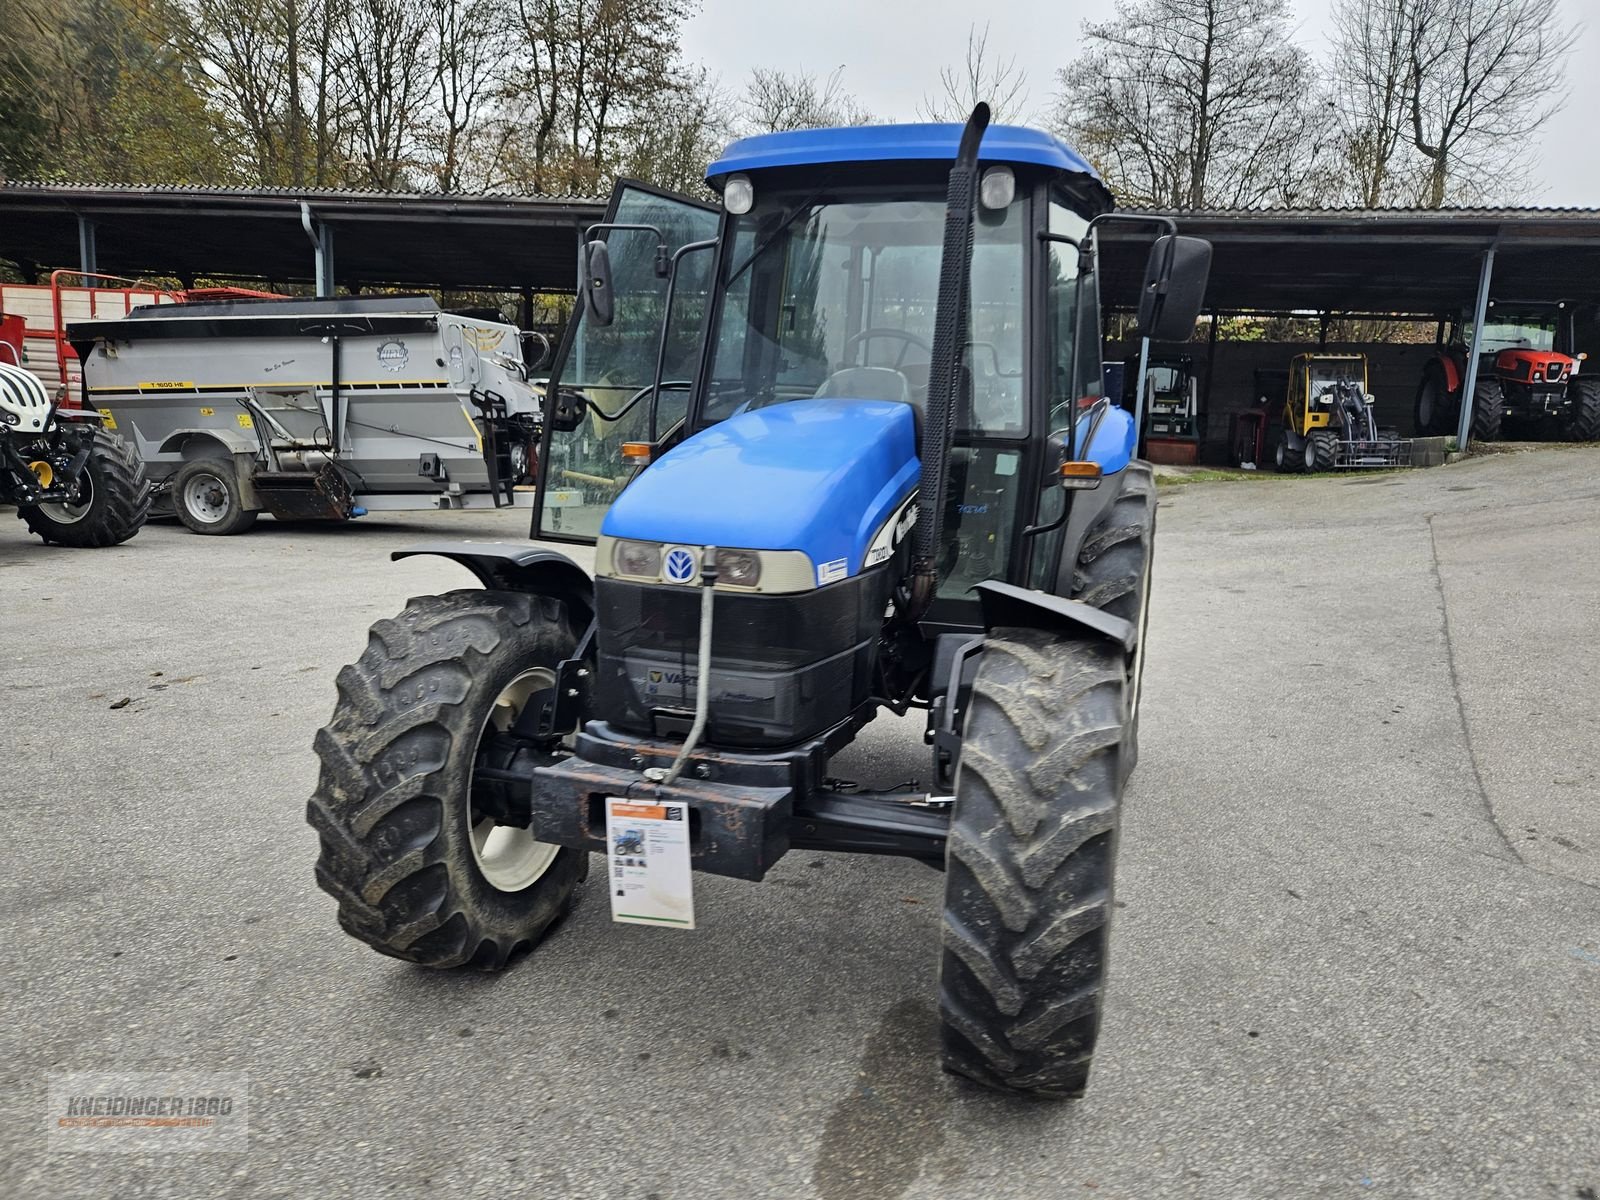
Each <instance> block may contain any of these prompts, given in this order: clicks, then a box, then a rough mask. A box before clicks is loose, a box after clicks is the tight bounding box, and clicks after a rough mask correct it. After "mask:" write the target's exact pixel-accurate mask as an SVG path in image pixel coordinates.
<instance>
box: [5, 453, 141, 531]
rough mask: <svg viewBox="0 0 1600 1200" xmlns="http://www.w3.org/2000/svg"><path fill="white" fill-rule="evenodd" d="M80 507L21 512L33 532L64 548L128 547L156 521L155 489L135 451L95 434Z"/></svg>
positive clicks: (47, 506) (36, 508)
mask: <svg viewBox="0 0 1600 1200" xmlns="http://www.w3.org/2000/svg"><path fill="white" fill-rule="evenodd" d="M90 438H91V441H90V445H89V460H88V462H86V463H85V464H84V467H83V476H82V478H81V481H80V485H79V487H80V491H79V503H77V504H34V505H29V506H27V507H24V508H21V509H18V515H19V516H21V517H22V519H23V520H24V521H25V522H27V525H28V528H29V530H31V531H32V532H34V533H36V534H38V535H39V536H40V537H41V538H43V539H44V540H45V541H46V542H55V543H56V544H57V545H61V546H76V547H103V546H115V545H119V544H120V543H122V542H125V541H127V540H128V539H129V538H131V537H132V536H133V535H134V534H136V533H138V532H139V530H140V529H141V528H143V526H144V522H145V518H146V517H148V516H149V515H150V489H149V487H148V486H147V485H146V484H145V481H144V468H143V466H142V465H141V464H140V462H139V456H138V455H137V454H135V453H134V452H133V447H131V446H129V445H128V443H127V442H125V441H123V440H122V439H121V438H119V437H118V436H117V435H116V434H114V433H111V432H109V431H107V430H104V429H96V430H93V431H92V432H91V433H90Z"/></svg>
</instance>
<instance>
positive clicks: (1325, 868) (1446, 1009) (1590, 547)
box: [0, 449, 1600, 1200]
mask: <svg viewBox="0 0 1600 1200" xmlns="http://www.w3.org/2000/svg"><path fill="white" fill-rule="evenodd" d="M4 517H5V519H0V664H3V666H0V676H3V681H4V688H5V690H4V694H5V697H6V705H7V711H6V715H7V721H6V734H5V744H6V749H5V751H4V752H3V753H0V792H3V798H4V810H5V825H4V830H5V838H4V859H3V862H4V870H3V871H0V914H3V917H0V932H3V935H4V936H3V950H4V952H3V954H0V1003H3V1008H0V1011H3V1014H4V1021H3V1024H0V1195H4V1196H7V1197H10V1196H16V1197H28V1198H32V1197H52V1198H53V1197H63V1198H64V1197H96V1198H99V1197H110V1196H119V1197H120V1196H171V1197H183V1198H189V1197H201V1196H205V1197H210V1196H240V1197H252V1198H253V1197H280V1196H281V1197H318V1198H327V1200H335V1198H342V1197H390V1196H411V1195H417V1196H421V1195H439V1196H448V1197H473V1196H495V1197H506V1196H526V1197H539V1198H543V1197H551V1198H562V1200H565V1198H568V1197H571V1198H579V1197H583V1198H587V1197H596V1198H606V1200H610V1198H617V1200H701V1198H723V1197H726V1198H729V1200H734V1198H737V1200H755V1198H758V1197H819V1198H821V1200H846V1198H849V1200H894V1198H896V1197H908V1198H918V1200H922V1198H940V1200H945V1198H952V1200H954V1198H964V1197H974V1198H978V1197H982V1198H1000V1197H1057V1196H1059V1197H1094V1198H1096V1200H1109V1198H1111V1197H1129V1198H1141V1200H1142V1198H1149V1197H1168V1196H1174V1197H1176V1196H1207V1197H1210V1196H1216V1197H1229V1198H1239V1197H1324V1196H1327V1197H1334V1196H1430V1197H1450V1198H1452V1200H1454V1198H1458V1197H1476V1196H1505V1197H1539V1198H1542V1197H1551V1198H1561V1200H1595V1198H1596V1197H1597V1196H1600V765H1597V764H1600V753H1597V750H1596V747H1597V744H1600V667H1597V665H1596V649H1597V647H1600V604H1597V603H1596V600H1597V597H1600V450H1594V449H1563V450H1548V451H1541V452H1539V453H1537V454H1530V453H1524V454H1504V455H1495V456H1491V457H1488V458H1484V459H1477V460H1472V461H1469V462H1465V463H1462V464H1458V465H1456V466H1452V467H1447V468H1442V469H1437V470H1431V471H1417V472H1413V473H1408V474H1383V475H1375V476H1368V477H1355V478H1344V479H1290V480H1276V479H1263V480H1260V481H1250V482H1241V483H1192V484H1186V485H1182V486H1175V487H1171V488H1166V489H1164V490H1163V492H1162V503H1161V509H1160V516H1159V520H1160V532H1159V538H1158V557H1157V567H1156V584H1155V587H1156V593H1155V607H1154V611H1153V615H1152V624H1151V635H1150V636H1151V643H1150V652H1149V657H1148V660H1147V666H1146V681H1145V693H1144V706H1145V707H1144V712H1143V716H1142V721H1141V759H1140V763H1139V767H1138V770H1137V771H1136V772H1135V774H1134V776H1133V778H1132V780H1131V782H1130V785H1129V790H1128V794H1127V811H1126V815H1125V819H1124V826H1123V833H1122V843H1121V860H1120V864H1119V872H1118V889H1119V901H1118V905H1119V907H1118V910H1117V914H1116V923H1115V925H1114V926H1113V934H1112V948H1113V959H1112V977H1111V983H1110V989H1109V1001H1108V1007H1107V1013H1106V1022H1105V1028H1104V1032H1103V1036H1102V1040H1101V1048H1100V1054H1099V1055H1098V1057H1097V1059H1096V1064H1095V1070H1094V1075H1093V1077H1092V1079H1091V1084H1090V1091H1089V1095H1088V1096H1087V1098H1086V1099H1084V1100H1082V1101H1080V1102H1076V1103H1072V1104H1066V1105H1058V1104H1038V1103H1024V1102H1018V1101H1014V1100H1007V1099H1002V1098H998V1097H994V1096H991V1095H988V1094H985V1093H982V1092H980V1091H976V1090H974V1089H972V1088H970V1087H968V1086H966V1085H964V1084H962V1083H960V1082H958V1081H956V1080H953V1079H950V1078H947V1077H945V1076H943V1075H941V1074H940V1072H939V1071H938V1069H937V1065H936V1057H937V1047H936V1033H935V1018H934V1006H935V972H936V967H937V961H938V955H937V941H938V933H937V926H938V917H939V902H940V890H941V876H940V875H939V874H938V873H937V872H935V871H933V870H930V869H928V868H926V867H923V866H920V865H918V864H915V863H910V862H901V861H893V860H884V859H867V858H850V857H845V856H835V855H822V854H814V853H793V854H791V855H789V856H788V857H787V858H786V859H785V860H784V861H783V862H782V863H780V864H779V866H778V867H777V868H776V869H775V870H774V871H773V872H772V874H771V875H770V876H769V878H768V880H767V881H766V882H765V883H763V884H748V883H741V882H738V881H734V880H726V879H718V878H714V877H700V878H699V880H698V882H697V894H696V911H697V917H698V920H699V922H700V928H699V929H697V930H696V931H694V932H692V933H683V932H677V931H666V930H659V929H648V928H639V927H633V926H621V925H614V924H613V923H612V922H611V921H610V919H609V910H608V906H607V904H606V900H605V897H604V896H603V895H602V894H600V893H599V892H598V891H597V890H591V893H590V894H589V895H587V896H586V897H585V898H584V899H583V901H582V902H581V903H580V905H579V907H578V909H577V910H576V912H575V913H574V914H573V915H572V917H571V918H569V919H568V920H567V921H566V922H565V923H564V924H563V925H562V926H561V927H560V928H559V929H558V930H557V932H556V933H555V934H554V935H553V936H552V937H551V938H550V939H549V940H548V941H547V942H546V943H545V944H544V945H542V946H541V947H540V948H539V949H538V950H537V951H536V952H535V953H534V954H533V955H532V956H530V957H529V958H527V959H526V960H524V961H522V962H521V963H520V964H519V965H517V966H515V967H514V968H513V969H512V970H510V971H509V972H507V973H505V974H503V975H500V976H484V975H475V974H458V973H435V972H430V971H426V970H423V969H420V968H415V967H410V966H407V965H405V964H402V963H399V962H396V961H393V960H390V959H386V958H383V957H381V956H379V955H377V954H374V953H373V952H372V951H370V950H369V949H367V948H366V947H364V946H362V945H360V944H358V943H356V942H355V941H353V940H351V939H350V938H348V937H346V936H345V935H344V934H343V933H342V932H341V931H340V930H339V928H338V926H337V924H336V923H335V920H334V904H333V901H332V900H331V899H330V898H329V897H327V896H325V895H324V894H323V893H321V892H320V891H318V890H317V888H316V887H315V885H314V883H313V880H312V875H311V868H312V864H313V862H314V860H315V857H316V839H315V836H314V835H313V834H312V832H311V830H310V829H309V828H308V827H307V826H306V825H305V824H304V806H305V800H306V798H307V796H308V795H309V794H310V792H311V789H312V786H313V782H314V779H315V768H316V762H315V758H314V756H313V754H312V752H311V740H312V735H313V733H314V732H315V731H316V729H317V728H318V727H319V726H320V725H321V724H322V723H323V722H324V721H325V720H326V719H327V717H328V715H329V713H330V711H331V709H332V705H333V676H334V675H335V673H336V672H337V670H338V668H339V667H340V665H342V664H343V663H345V662H347V661H349V660H351V659H353V658H354V657H355V656H356V655H357V654H358V653H359V652H360V650H361V647H362V645H363V642H364V635H365V629H366V627H367V625H369V624H370V623H371V622H372V621H373V620H375V619H377V618H379V617H381V616H386V615H391V614H393V613H394V612H396V611H398V609H399V608H400V606H401V605H402V604H403V603H404V601H405V599H406V597H407V596H409V595H416V594H424V593H429V592H434V591H440V590H446V589H449V588H451V587H456V586H470V585H471V584H470V579H469V578H468V577H467V576H466V575H465V573H464V572H462V571H461V570H460V569H459V568H456V567H454V566H452V565H450V564H448V563H442V562H437V561H427V560H410V561H406V562H402V563H391V562H389V561H388V552H389V551H390V550H391V549H394V548H396V547H401V546H404V545H407V544H408V543H411V542H415V541H422V540H429V539H434V538H476V539H480V540H493V539H505V540H517V539H520V538H521V537H522V536H524V535H525V532H526V517H525V515H524V514H516V513H504V514H493V513H491V514H486V515H479V514H427V515H424V516H418V517H407V518H406V519H404V520H401V519H397V518H394V517H389V516H386V517H384V518H383V519H377V518H373V517H368V518H365V519H364V520H362V521H360V522H358V523H356V524H353V525H351V526H349V527H344V528H317V527H304V526H300V527H291V526H283V525H275V524H273V523H272V522H270V521H263V522H261V523H260V524H259V525H258V526H257V528H256V529H255V530H254V531H253V532H250V533H248V534H246V535H243V536H240V537H235V538H230V539H214V538H202V537H197V536H194V535H191V534H189V533H187V532H185V531H184V530H183V529H181V528H180V527H178V526H175V525H152V526H149V527H147V528H146V529H145V530H144V531H143V532H142V533H140V535H139V536H138V537H137V538H135V539H134V540H133V541H132V542H129V543H128V544H126V545H124V546H122V547H119V548H116V549H111V550H105V551H95V552H82V551H64V550H58V549H51V548H45V547H43V546H41V545H39V544H38V543H37V542H36V541H34V540H31V539H29V538H28V537H27V536H26V534H25V532H24V530H23V528H22V526H21V524H20V523H16V522H13V521H11V520H9V514H5V515H4ZM124 700H126V703H123V701H124ZM918 734H919V728H918V723H917V722H916V721H915V720H908V721H905V722H894V721H882V722H879V723H877V724H875V725H874V726H872V727H870V728H869V729H868V730H867V731H866V734H865V735H864V737H863V739H862V740H861V741H860V742H859V743H858V744H857V745H856V746H855V747H853V748H852V749H851V750H850V751H848V752H847V761H844V762H842V763H841V764H840V766H839V769H838V772H837V773H839V774H851V773H854V774H857V775H859V776H861V777H862V778H865V779H869V780H880V781H883V782H890V783H892V782H895V781H896V780H898V779H904V778H906V777H908V776H911V775H917V774H921V773H924V771H925V768H924V751H923V748H922V745H921V742H920V737H919V736H918ZM113 1070H141V1071H169V1070H189V1071H200V1072H241V1073H243V1074H245V1075H246V1076H247V1077H248V1088H249V1132H248V1142H247V1145H248V1149H247V1151H246V1152H244V1153H220V1154H204V1155H201V1154H171V1153H168V1154H158V1155H148V1156H143V1157H140V1156H129V1155H115V1154H85V1153H60V1152H53V1151H51V1150H50V1149H49V1147H48V1146H47V1144H46V1136H45V1122H46V1117H47V1112H46V1104H45V1097H46V1086H47V1083H46V1081H47V1077H48V1076H49V1075H51V1074H52V1073H61V1072H73V1071H113Z"/></svg>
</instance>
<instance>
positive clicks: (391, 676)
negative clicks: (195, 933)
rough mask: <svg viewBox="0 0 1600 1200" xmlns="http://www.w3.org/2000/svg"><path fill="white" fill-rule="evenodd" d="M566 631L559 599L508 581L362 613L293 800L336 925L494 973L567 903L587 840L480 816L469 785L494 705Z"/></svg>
mask: <svg viewBox="0 0 1600 1200" xmlns="http://www.w3.org/2000/svg"><path fill="white" fill-rule="evenodd" d="M576 640H577V639H576V637H575V635H574V633H573V630H572V628H571V626H570V624H569V623H568V620H567V615H566V609H565V607H564V606H563V605H562V603H561V602H560V601H558V600H555V599H552V598H550V597H546V596H532V595H527V594H524V593H521V592H498V591H460V592H449V593H446V594H445V595H443V596H425V597H421V598H418V599H413V600H411V601H409V602H408V603H407V604H406V607H405V611H404V612H402V613H401V614H400V615H399V616H398V617H397V618H395V619H393V620H386V621H379V622H378V623H377V624H375V625H374V626H373V627H372V633H371V635H370V638H369V640H368V642H367V649H366V651H365V653H363V654H362V655H361V658H360V659H359V660H358V661H357V662H356V663H354V664H353V665H352V666H348V667H345V668H344V670H342V671H340V672H339V677H338V688H339V699H338V703H337V704H336V705H335V707H334V711H333V718H332V720H330V721H329V722H328V724H327V726H326V727H325V728H323V729H322V730H320V731H319V732H318V734H317V737H316V750H317V756H318V757H319V758H320V759H321V760H322V771H321V775H320V777H319V779H318V782H317V790H316V792H315V794H314V795H313V796H312V797H311V800H310V803H309V804H308V805H307V806H306V819H307V821H309V822H310V824H311V826H312V827H313V828H314V829H316V831H317V833H318V834H319V835H320V836H321V839H322V843H321V856H320V857H319V859H318V860H317V883H318V884H319V885H320V886H321V887H322V889H323V890H324V891H325V892H327V893H328V894H329V895H331V896H333V897H334V898H335V899H336V900H338V901H339V924H340V925H341V926H342V927H343V928H344V930H345V932H346V933H348V934H350V935H351V936H352V937H354V938H358V939H359V940H361V941H363V942H366V943H367V944H368V945H369V946H371V947H372V948H373V949H374V950H377V951H379V952H380V953H383V954H388V955H391V956H393V957H395V958H401V959H405V960H407V961H408V962H415V963H420V964H422V965H423V966H428V967H458V966H471V967H476V968H478V969H480V970H486V971H498V970H501V969H503V968H504V967H505V966H506V965H507V964H508V963H509V962H510V960H511V959H512V957H513V956H514V955H516V954H517V953H518V952H519V951H522V950H525V949H528V948H531V947H532V946H533V945H534V944H535V943H537V942H538V941H539V940H540V939H541V938H542V937H544V935H545V934H546V932H548V930H549V929H550V927H551V926H552V925H553V924H554V923H555V921H556V920H557V919H558V918H559V917H560V916H561V915H562V914H563V913H564V912H565V911H566V910H567V908H568V907H569V906H570V904H571V901H572V896H573V892H574V889H575V888H576V887H577V884H578V881H579V880H580V879H582V878H583V876H584V875H585V874H586V873H587V871H588V861H589V857H588V854H587V853H586V852H585V851H581V850H571V849H566V848H563V847H554V846H548V845H547V844H544V843H538V842H536V841H535V840H534V839H533V837H532V835H531V833H529V832H528V831H524V830H516V829H515V827H513V826H507V825H498V824H495V823H494V822H492V821H490V820H488V819H487V818H484V817H483V816H482V815H481V814H479V813H478V812H477V811H476V810H475V809H474V807H473V805H472V795H471V789H472V772H473V768H474V764H475V760H476V757H477V750H478V745H479V742H480V739H481V738H482V736H483V733H484V731H485V730H486V729H487V728H488V725H489V722H490V721H491V719H494V718H495V717H496V714H497V711H498V709H497V704H499V703H500V702H501V700H502V697H503V696H505V695H506V694H507V693H508V690H512V689H514V688H515V686H516V685H517V683H518V681H519V680H523V679H526V678H528V677H530V676H531V675H533V674H536V673H537V674H539V675H540V676H542V677H543V678H545V679H548V680H549V681H550V683H549V685H550V686H553V680H554V672H555V669H556V667H557V666H558V665H559V663H560V662H561V661H562V660H563V659H566V658H570V657H571V656H572V653H573V649H574V646H575V644H576ZM497 723H498V722H497ZM502 727H504V726H503V725H502ZM549 749H550V751H551V756H552V758H554V757H555V755H556V753H557V747H556V746H554V745H552V746H551V747H550V748H549ZM486 822H487V824H488V826H490V827H489V828H485V824H486ZM497 841H498V842H500V843H509V844H510V846H509V849H508V851H507V852H503V853H502V852H501V851H499V850H496V851H495V852H493V853H491V852H490V846H491V845H495V844H496V843H497ZM539 847H543V849H539Z"/></svg>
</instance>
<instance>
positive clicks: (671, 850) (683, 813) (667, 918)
mask: <svg viewBox="0 0 1600 1200" xmlns="http://www.w3.org/2000/svg"><path fill="white" fill-rule="evenodd" d="M606 882H607V890H608V891H609V892H610V893H611V919H612V920H613V921H618V922H620V923H622V924H624V925H667V926H673V927H676V928H678V929H693V928H694V871H693V869H692V868H691V867H690V865H689V806H688V805H687V804H684V803H683V802H681V801H675V800H650V801H636V800H625V799H623V798H621V797H619V796H608V797H607V798H606Z"/></svg>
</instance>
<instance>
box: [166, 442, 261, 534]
mask: <svg viewBox="0 0 1600 1200" xmlns="http://www.w3.org/2000/svg"><path fill="white" fill-rule="evenodd" d="M172 507H173V510H174V511H175V512H176V513H177V514H178V520H180V521H182V522H183V523H184V524H185V525H187V526H188V527H189V528H190V529H191V530H193V531H194V532H195V533H206V534H214V535H216V536H218V537H225V536H227V535H228V534H230V533H243V532H244V531H245V530H246V529H249V528H250V526H252V525H254V524H255V523H256V516H257V515H258V514H257V513H255V512H254V511H252V510H250V509H247V508H245V506H244V498H243V496H242V495H241V493H240V490H239V473H238V471H237V470H236V469H235V468H234V465H233V464H232V463H231V462H227V461H225V460H223V459H220V458H201V459H196V460H195V461H194V462H187V463H184V464H183V466H181V467H179V468H178V470H177V473H176V474H175V475H173V477H172Z"/></svg>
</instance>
